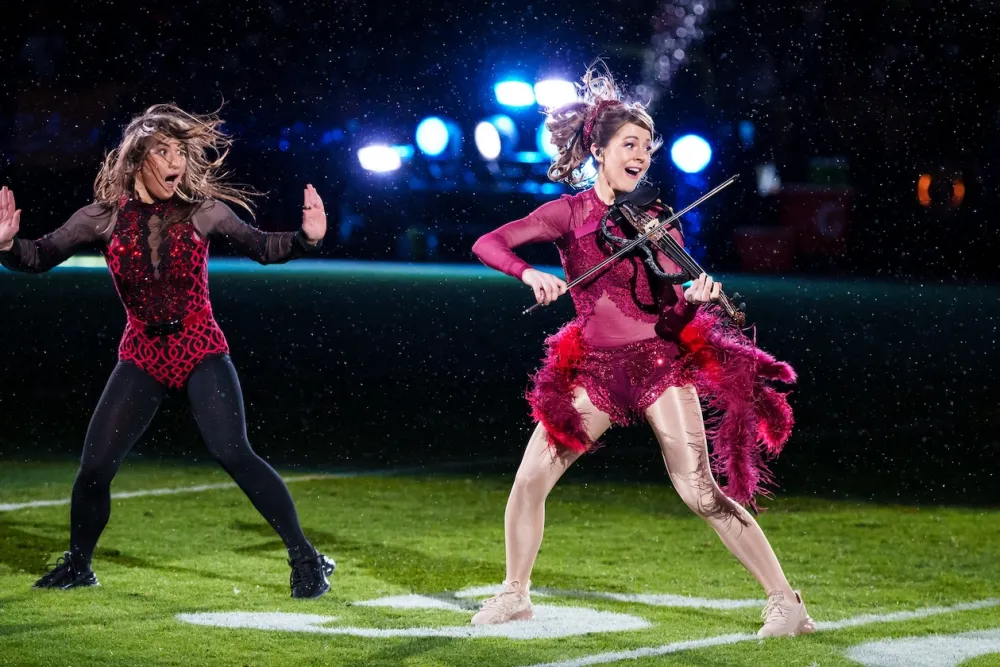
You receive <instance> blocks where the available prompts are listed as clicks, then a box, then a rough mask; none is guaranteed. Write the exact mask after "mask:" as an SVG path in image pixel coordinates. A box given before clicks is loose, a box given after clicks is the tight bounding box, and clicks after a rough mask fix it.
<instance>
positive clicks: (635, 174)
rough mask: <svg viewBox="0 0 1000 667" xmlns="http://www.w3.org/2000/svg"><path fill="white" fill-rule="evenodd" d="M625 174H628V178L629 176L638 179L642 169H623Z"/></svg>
mask: <svg viewBox="0 0 1000 667" xmlns="http://www.w3.org/2000/svg"><path fill="white" fill-rule="evenodd" d="M625 173H626V174H628V175H629V176H631V177H632V178H639V175H640V174H642V168H641V167H625Z"/></svg>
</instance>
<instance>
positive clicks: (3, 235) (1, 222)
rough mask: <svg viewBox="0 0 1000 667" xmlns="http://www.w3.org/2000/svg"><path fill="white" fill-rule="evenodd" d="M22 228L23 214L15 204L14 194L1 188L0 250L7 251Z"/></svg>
mask: <svg viewBox="0 0 1000 667" xmlns="http://www.w3.org/2000/svg"><path fill="white" fill-rule="evenodd" d="M20 228H21V212H20V211H19V210H17V204H16V203H15V202H14V193H13V192H11V191H10V190H8V189H7V187H6V186H4V187H3V188H0V250H5V249H6V248H7V246H8V245H10V242H11V241H12V240H13V239H14V237H15V236H17V230H18V229H20Z"/></svg>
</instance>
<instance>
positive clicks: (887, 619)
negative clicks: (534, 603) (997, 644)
mask: <svg viewBox="0 0 1000 667" xmlns="http://www.w3.org/2000/svg"><path fill="white" fill-rule="evenodd" d="M997 606H1000V598H991V599H988V600H980V601H979V602H963V603H961V604H956V605H952V606H950V607H925V608H924V609H914V610H912V611H897V612H892V613H889V614H865V615H863V616H855V617H854V618H845V619H843V620H840V621H822V622H819V623H817V624H816V631H817V632H824V631H828V630H842V629H844V628H854V627H858V626H861V625H871V624H874V623H892V622H896V621H910V620H914V619H919V618H927V617H929V616H938V615H940V614H953V613H957V612H961V611H973V610H976V609H987V608H990V607H997ZM752 641H763V640H761V638H760V637H758V636H757V635H750V634H731V635H718V636H716V637H706V638H705V639H693V640H689V641H683V642H674V643H673V644H664V645H663V646H651V647H649V648H637V649H632V650H630V651H612V652H609V653H597V654H594V655H586V656H583V657H580V658H573V659H572V660H564V661H561V662H545V663H539V664H537V665H531V667H584V666H585V665H607V664H611V663H613V662H621V661H622V660H639V659H640V658H654V657H656V656H661V655H669V654H671V653H680V652H682V651H691V650H694V649H699V648H709V647H712V646H724V645H727V644H739V643H742V642H752ZM785 641H787V640H785Z"/></svg>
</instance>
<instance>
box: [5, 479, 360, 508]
mask: <svg viewBox="0 0 1000 667" xmlns="http://www.w3.org/2000/svg"><path fill="white" fill-rule="evenodd" d="M347 476H351V477H354V476H355V475H301V476H298V477H283V478H282V479H284V480H285V483H286V484H293V483H295V482H310V481H314V480H319V479H336V478H338V477H347ZM235 488H238V487H237V486H236V483H235V482H220V483H218V484H199V485H197V486H178V487H174V488H170V489H140V490H138V491H121V492H119V493H112V494H111V499H112V500H121V499H123V498H142V497H144V496H176V495H179V494H182V493H201V492H202V491H216V490H219V489H235ZM69 503H70V499H69V498H61V499H59V500H31V501H28V502H23V503H0V512H16V511H18V510H26V509H34V508H36V507H58V506H60V505H69Z"/></svg>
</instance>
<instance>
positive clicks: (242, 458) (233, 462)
mask: <svg viewBox="0 0 1000 667" xmlns="http://www.w3.org/2000/svg"><path fill="white" fill-rule="evenodd" d="M212 457H213V458H214V459H215V460H216V461H217V462H218V464H219V465H221V466H222V467H223V468H224V469H226V470H227V471H230V472H232V471H239V470H243V469H245V468H247V467H250V466H252V465H253V463H254V462H255V460H256V459H257V455H256V454H254V452H253V450H252V449H250V444H249V443H246V442H240V443H233V444H230V445H226V446H224V447H213V448H212Z"/></svg>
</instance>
